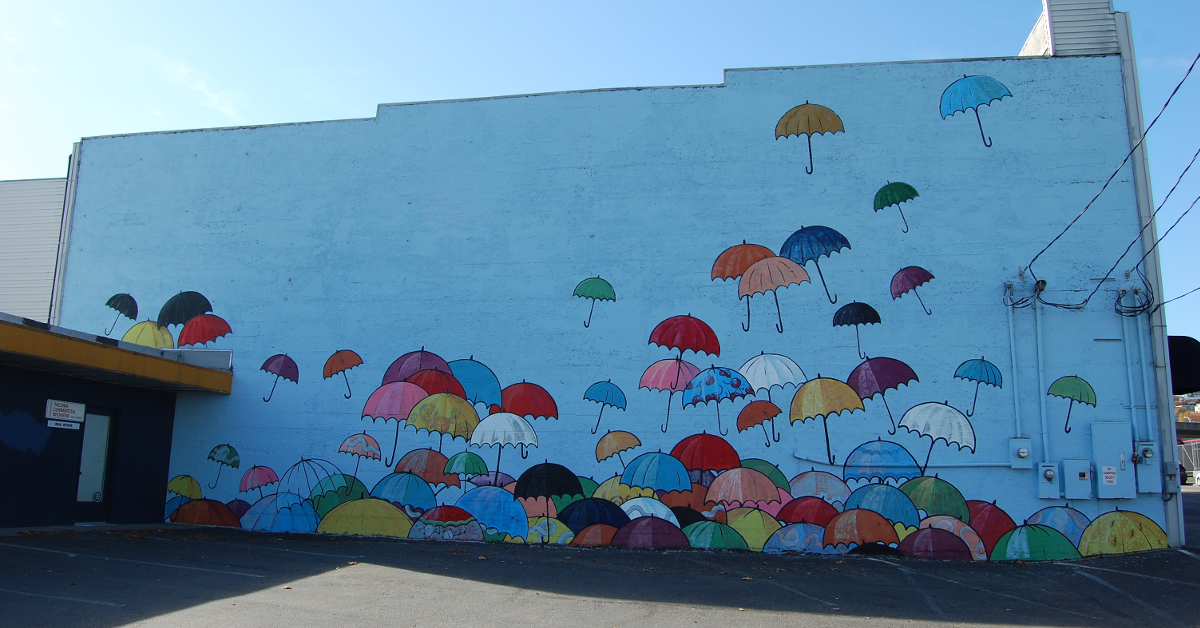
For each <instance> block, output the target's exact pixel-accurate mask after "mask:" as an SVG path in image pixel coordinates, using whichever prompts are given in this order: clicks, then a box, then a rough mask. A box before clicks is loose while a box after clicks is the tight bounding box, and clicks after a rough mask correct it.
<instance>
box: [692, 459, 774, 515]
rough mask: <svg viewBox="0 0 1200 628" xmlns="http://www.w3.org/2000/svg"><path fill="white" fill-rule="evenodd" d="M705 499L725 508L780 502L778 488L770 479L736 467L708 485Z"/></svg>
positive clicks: (753, 471)
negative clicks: (723, 505)
mask: <svg viewBox="0 0 1200 628" xmlns="http://www.w3.org/2000/svg"><path fill="white" fill-rule="evenodd" d="M705 499H706V500H707V501H710V502H716V503H718V504H725V505H726V506H731V507H734V508H736V507H738V506H742V505H746V506H749V505H751V504H755V503H758V502H763V503H770V502H781V501H783V498H782V497H780V495H779V488H778V487H776V486H775V483H774V482H772V481H771V478H769V477H767V476H765V475H763V474H762V473H759V472H758V471H755V470H754V469H750V468H747V467H738V468H736V469H730V470H728V471H725V472H724V473H722V474H721V475H718V476H717V477H716V479H714V480H713V481H712V484H709V485H708V494H707V495H705Z"/></svg>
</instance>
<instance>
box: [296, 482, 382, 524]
mask: <svg viewBox="0 0 1200 628" xmlns="http://www.w3.org/2000/svg"><path fill="white" fill-rule="evenodd" d="M370 494H371V493H370V491H368V490H367V487H366V486H364V485H363V483H362V482H360V481H359V480H358V478H356V477H354V476H352V475H344V474H338V475H331V476H328V477H326V478H324V479H323V480H321V481H320V482H318V483H317V485H316V486H314V487H313V490H312V494H311V495H309V496H308V501H309V502H310V503H311V504H312V506H313V509H314V510H316V511H317V516H318V517H324V516H325V515H326V514H327V513H328V512H329V511H331V510H333V509H334V508H336V507H338V506H339V505H340V504H343V503H345V502H348V501H350V500H352V499H362V498H364V497H367V496H368V495H370Z"/></svg>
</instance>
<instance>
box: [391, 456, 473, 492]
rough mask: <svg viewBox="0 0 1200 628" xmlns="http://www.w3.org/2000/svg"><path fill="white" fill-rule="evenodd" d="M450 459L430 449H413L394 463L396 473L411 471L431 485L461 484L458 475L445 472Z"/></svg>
mask: <svg viewBox="0 0 1200 628" xmlns="http://www.w3.org/2000/svg"><path fill="white" fill-rule="evenodd" d="M449 463H450V460H449V459H448V458H446V456H443V455H442V454H441V452H437V451H434V450H432V449H414V450H412V451H410V452H408V453H406V454H404V457H403V458H401V459H400V460H399V461H398V462H397V463H396V473H411V474H413V475H415V476H417V477H419V478H421V479H422V480H425V481H426V482H429V484H430V485H431V486H435V487H436V486H438V485H439V484H445V485H446V486H461V484H460V482H459V480H458V476H457V475H454V474H453V473H446V465H447V464H449Z"/></svg>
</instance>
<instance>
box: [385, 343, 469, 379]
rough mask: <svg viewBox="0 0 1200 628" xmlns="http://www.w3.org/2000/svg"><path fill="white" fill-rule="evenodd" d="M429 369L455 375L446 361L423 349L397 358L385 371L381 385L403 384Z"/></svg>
mask: <svg viewBox="0 0 1200 628" xmlns="http://www.w3.org/2000/svg"><path fill="white" fill-rule="evenodd" d="M429 369H433V370H435V371H441V372H443V373H450V374H453V373H452V372H451V370H450V365H449V364H446V361H445V360H443V359H442V358H441V356H439V355H437V354H436V353H432V352H429V351H426V350H425V347H421V348H420V349H419V350H417V351H410V352H408V353H405V354H404V355H402V356H400V357H398V358H396V361H395V362H392V363H391V365H389V366H388V367H387V370H386V371H384V373H383V382H382V383H381V385H384V384H390V383H392V382H402V381H404V380H406V379H408V378H409V377H411V376H412V374H413V373H416V372H417V371H426V370H429Z"/></svg>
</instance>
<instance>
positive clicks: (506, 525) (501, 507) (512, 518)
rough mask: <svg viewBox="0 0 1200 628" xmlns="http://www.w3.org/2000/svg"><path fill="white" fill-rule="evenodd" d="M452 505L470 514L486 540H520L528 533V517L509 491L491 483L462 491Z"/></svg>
mask: <svg viewBox="0 0 1200 628" xmlns="http://www.w3.org/2000/svg"><path fill="white" fill-rule="evenodd" d="M454 505H455V506H458V507H459V508H462V509H463V510H465V511H467V512H469V513H471V515H473V516H474V517H475V520H476V521H478V522H479V525H481V526H483V532H484V536H485V538H487V540H489V541H491V540H495V541H510V540H512V539H524V538H525V535H527V534H529V520H528V519H527V518H526V517H525V509H524V508H522V507H521V504H520V502H518V501H517V499H516V498H515V497H513V494H512V493H510V492H508V491H506V490H504V489H502V488H498V487H495V486H483V487H480V488H477V489H472V490H470V491H467V492H466V493H463V495H462V497H459V498H458V501H457V502H455V504H454Z"/></svg>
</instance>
